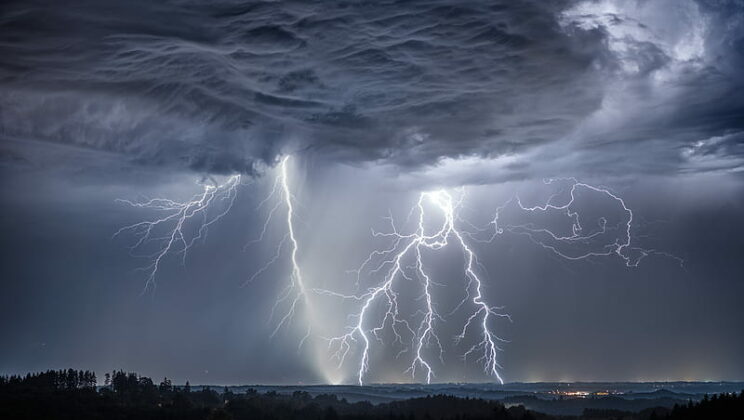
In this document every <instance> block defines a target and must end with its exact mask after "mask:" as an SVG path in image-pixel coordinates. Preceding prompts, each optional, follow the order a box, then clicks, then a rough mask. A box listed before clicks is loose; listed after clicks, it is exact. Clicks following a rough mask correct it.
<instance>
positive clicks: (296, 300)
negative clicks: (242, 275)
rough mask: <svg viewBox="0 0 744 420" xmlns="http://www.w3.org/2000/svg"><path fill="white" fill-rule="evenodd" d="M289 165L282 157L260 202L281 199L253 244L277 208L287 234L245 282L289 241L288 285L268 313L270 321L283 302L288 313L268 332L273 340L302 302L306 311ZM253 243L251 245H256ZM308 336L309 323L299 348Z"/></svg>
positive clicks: (276, 255) (264, 231)
mask: <svg viewBox="0 0 744 420" xmlns="http://www.w3.org/2000/svg"><path fill="white" fill-rule="evenodd" d="M288 166H289V156H285V157H284V158H282V160H281V162H280V164H279V173H278V174H277V176H276V178H275V180H274V186H273V188H272V189H271V192H270V193H269V194H268V195H267V196H266V198H264V199H263V200H262V201H261V203H259V208H260V207H261V206H263V205H264V204H265V203H266V202H268V201H269V200H270V199H271V198H272V197H275V196H277V195H279V196H280V199H279V200H277V202H276V203H275V204H274V207H272V209H271V210H270V211H269V214H268V216H267V218H266V221H265V222H264V225H263V229H262V230H261V234H260V236H259V238H258V239H257V240H256V241H262V240H263V239H264V236H265V234H266V231H267V229H268V226H269V224H270V223H271V221H272V219H273V217H274V215H275V214H276V212H277V211H278V209H279V208H280V207H281V205H282V204H283V205H284V207H285V208H286V224H287V234H286V235H285V236H284V237H283V238H282V240H281V241H279V245H278V246H277V248H276V253H275V254H274V256H273V257H272V258H271V259H270V260H269V261H268V262H267V263H266V264H265V265H264V266H263V267H261V268H260V269H259V270H258V271H256V272H255V273H253V275H252V276H251V277H250V278H249V279H248V281H247V282H246V284H247V283H250V282H252V281H253V280H254V279H256V277H258V276H260V275H261V274H263V273H264V272H265V271H266V270H267V269H268V268H269V267H270V266H271V265H273V264H274V263H275V262H276V261H277V260H278V259H279V256H280V255H281V250H282V247H283V246H284V244H285V243H286V242H287V240H289V244H290V246H291V250H290V263H291V265H292V271H291V272H290V281H289V283H288V284H287V286H286V287H285V288H284V290H283V291H282V292H281V293H280V294H279V298H278V299H277V300H276V302H275V304H274V307H273V308H272V311H271V316H272V318H273V316H274V313H275V312H276V310H277V308H278V307H279V306H280V305H281V304H282V303H284V302H287V301H288V302H289V304H288V305H287V306H288V308H287V311H286V312H285V313H284V315H283V316H282V317H281V319H280V320H279V322H278V323H277V324H276V326H275V328H274V330H273V331H272V333H271V336H272V337H273V336H274V335H276V333H277V332H278V331H279V329H281V327H282V326H284V325H286V324H287V323H288V322H290V320H291V319H292V318H293V317H294V316H295V315H296V311H297V306H298V305H299V304H300V303H301V302H304V304H305V307H306V308H307V295H306V293H305V282H304V279H303V277H302V270H300V265H299V263H298V261H297V254H298V250H299V243H298V242H297V237H296V235H295V221H294V218H295V214H294V213H295V210H294V200H295V197H294V195H293V194H292V191H291V189H290V185H289V174H288ZM256 241H254V242H256ZM309 335H310V324H309V323H308V329H307V332H306V334H305V336H304V337H302V339H301V340H300V344H299V346H300V347H302V344H303V343H304V342H305V340H306V339H307V338H308V336H309Z"/></svg>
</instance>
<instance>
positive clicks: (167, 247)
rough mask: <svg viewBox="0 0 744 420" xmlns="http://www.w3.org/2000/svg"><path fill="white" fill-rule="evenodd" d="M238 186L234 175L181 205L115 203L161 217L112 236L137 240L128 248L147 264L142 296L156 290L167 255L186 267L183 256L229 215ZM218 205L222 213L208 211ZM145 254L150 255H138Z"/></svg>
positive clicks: (158, 200) (207, 186) (157, 201)
mask: <svg viewBox="0 0 744 420" xmlns="http://www.w3.org/2000/svg"><path fill="white" fill-rule="evenodd" d="M240 183H241V176H240V175H233V176H230V177H229V178H228V179H227V180H226V181H225V182H224V183H222V184H216V183H213V184H204V185H203V186H202V192H201V193H199V194H196V195H194V196H193V197H192V198H191V199H190V200H187V201H183V202H180V201H174V200H169V199H165V198H153V199H150V200H146V201H130V200H124V199H117V200H116V201H117V202H120V203H124V204H127V205H129V206H132V207H135V208H140V209H150V210H155V211H157V212H159V213H161V214H164V216H162V217H159V218H156V219H153V220H149V221H144V222H139V223H135V224H133V225H129V226H124V227H122V228H121V229H119V230H118V231H116V233H114V235H113V236H114V237H117V236H119V235H121V234H123V233H131V234H132V235H133V236H134V237H135V238H136V239H137V240H136V241H135V243H134V244H133V245H131V246H130V247H129V248H130V251H131V253H132V254H133V255H135V256H139V257H143V258H147V259H149V260H150V263H149V264H148V265H147V266H145V267H142V268H140V270H142V271H145V272H146V273H147V275H146V282H145V287H144V289H143V291H142V292H143V293H146V292H147V290H149V289H154V288H155V286H156V283H155V278H156V276H157V274H158V270H159V269H160V266H161V264H162V262H163V259H164V258H165V257H166V255H168V254H169V253H172V254H176V255H178V254H181V256H182V263H183V264H185V263H186V254H187V253H188V251H189V249H191V247H192V246H193V245H194V243H196V241H198V240H200V239H204V238H206V236H207V233H208V230H209V227H210V226H211V225H212V224H214V223H216V222H217V221H218V220H220V219H221V218H222V217H224V216H225V215H226V214H227V213H228V212H229V211H230V209H231V208H232V206H233V204H234V203H235V197H236V195H237V189H238V186H239V185H240ZM217 204H222V211H219V212H216V213H215V212H214V211H211V208H213V207H215V205H217ZM153 248H154V251H153V250H152V249H153ZM147 250H149V251H150V252H149V253H146V254H138V252H140V251H141V252H147Z"/></svg>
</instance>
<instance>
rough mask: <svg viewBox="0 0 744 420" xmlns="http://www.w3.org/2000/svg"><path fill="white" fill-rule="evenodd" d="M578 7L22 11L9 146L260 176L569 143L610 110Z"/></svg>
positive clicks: (6, 117)
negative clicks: (574, 15)
mask: <svg viewBox="0 0 744 420" xmlns="http://www.w3.org/2000/svg"><path fill="white" fill-rule="evenodd" d="M563 7H564V2H542V1H541V2H521V3H519V4H517V3H515V2H457V3H452V2H446V1H427V2H410V1H400V2H367V3H361V2H306V3H302V2H252V3H247V4H238V3H234V2H218V3H215V2H206V3H205V2H168V3H167V4H165V5H154V4H152V2H112V1H103V2H101V1H90V2H76V3H75V4H73V5H70V4H62V3H59V2H31V3H29V2H23V3H16V4H8V5H5V6H4V11H3V18H2V32H3V38H4V39H3V42H2V51H1V54H0V56H2V59H0V60H2V62H1V63H2V67H1V69H2V73H1V74H2V87H1V89H2V109H3V111H2V114H1V115H0V118H1V119H0V124H1V126H0V128H1V129H2V133H3V135H4V136H7V137H13V138H21V139H35V140H44V141H50V142H59V143H64V144H71V145H77V146H83V147H89V148H92V149H98V150H105V151H112V152H116V153H121V154H122V155H124V156H128V157H130V158H131V159H133V160H135V161H139V162H142V163H146V164H153V165H177V166H185V167H189V168H193V169H197V170H207V171H214V172H232V171H244V172H251V171H252V170H253V165H254V164H255V162H256V161H271V160H273V159H274V158H275V157H276V156H277V154H278V153H280V151H282V150H283V151H285V152H286V151H296V150H298V149H303V150H304V149H310V150H313V151H317V153H319V154H320V155H322V156H331V157H332V158H334V159H340V160H348V161H369V160H385V161H390V162H394V163H397V164H401V165H418V164H422V163H432V162H434V161H436V160H437V159H438V158H440V157H456V156H461V155H473V154H476V155H483V156H494V155H499V154H503V153H513V152H516V151H519V150H522V149H524V148H526V147H531V146H536V145H539V144H542V143H545V142H548V141H551V140H553V139H555V138H557V137H559V136H561V135H563V134H565V133H567V132H568V130H569V129H570V128H571V127H572V126H574V125H575V124H576V122H577V121H578V120H580V119H581V118H583V117H585V116H586V115H587V114H589V113H590V112H591V111H593V110H594V109H596V107H597V106H598V104H599V101H600V100H601V95H600V90H598V89H597V87H598V86H599V81H598V80H597V73H596V71H594V70H593V66H592V63H593V61H594V56H595V55H597V54H599V52H598V50H599V49H600V48H601V36H600V35H601V34H599V33H597V32H596V31H585V32H582V33H573V34H570V35H569V34H567V33H565V32H564V31H563V30H562V28H561V27H560V26H559V24H558V22H557V20H556V19H557V16H558V13H559V12H560V10H561V9H562V8H563Z"/></svg>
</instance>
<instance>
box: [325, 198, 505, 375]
mask: <svg viewBox="0 0 744 420" xmlns="http://www.w3.org/2000/svg"><path fill="white" fill-rule="evenodd" d="M461 200H462V199H460V200H458V201H457V202H455V200H454V199H453V197H452V195H451V194H450V193H448V192H447V191H444V190H439V191H434V192H424V193H422V194H420V196H419V198H418V201H417V203H416V206H415V207H414V209H412V211H417V212H418V224H417V227H416V230H415V231H414V232H413V233H410V234H404V233H401V232H399V231H398V229H397V228H396V226H395V223H394V221H393V219H392V217H390V218H389V221H390V224H391V227H392V231H391V232H389V233H381V232H373V235H374V236H378V237H390V238H392V239H393V243H392V246H391V247H390V248H388V249H385V250H383V251H375V252H373V253H372V254H370V256H369V257H368V258H367V259H366V260H365V261H364V262H363V263H362V265H361V266H360V268H359V269H358V270H356V272H357V274H358V275H359V274H360V273H362V272H363V271H365V270H367V269H369V272H370V273H372V274H377V273H380V272H383V273H384V274H383V276H382V280H381V281H382V283H381V284H380V285H379V286H376V287H373V288H370V289H369V290H368V291H367V292H366V293H364V294H362V295H343V294H339V293H335V292H331V291H328V290H321V289H316V290H315V291H316V292H317V293H320V294H325V295H331V296H337V297H341V298H344V299H352V300H355V301H359V302H361V309H360V310H359V311H358V312H357V313H356V314H353V315H352V317H351V318H352V319H354V320H355V323H354V324H353V325H351V326H349V328H348V330H347V332H346V333H345V334H343V335H340V336H337V337H331V338H329V339H328V341H329V346H330V347H331V348H335V350H334V351H333V354H332V356H333V357H334V358H337V359H338V362H339V366H340V365H342V364H343V363H344V362H345V359H346V357H347V355H348V353H349V352H350V351H351V349H352V347H353V345H354V343H355V342H357V341H360V342H361V358H360V360H359V365H358V372H357V381H358V383H359V384H360V385H361V384H363V382H364V377H365V374H366V373H367V371H368V370H369V358H370V351H371V344H372V342H371V338H372V336H374V337H375V338H376V339H378V340H379V336H378V334H379V333H380V332H381V330H383V329H385V328H386V327H387V326H389V327H390V330H391V331H392V333H393V334H394V336H395V341H396V342H399V343H401V344H403V342H404V335H405V340H406V343H408V342H410V349H411V350H412V358H411V365H410V367H409V368H408V369H407V371H408V372H410V373H411V375H412V376H413V377H414V378H415V376H416V372H417V370H419V369H420V370H422V371H423V372H424V374H425V378H426V382H427V383H430V382H431V380H432V378H433V377H434V368H433V367H432V362H431V360H430V359H429V358H428V357H427V356H426V355H425V352H426V349H427V348H428V347H434V348H435V349H436V350H438V353H439V359H440V361H442V353H443V349H442V344H441V341H440V339H439V336H438V335H437V332H436V323H437V322H438V321H442V320H443V317H442V316H440V314H439V313H438V312H437V310H436V304H435V298H434V296H433V295H432V290H431V286H432V284H433V281H432V279H431V278H430V276H429V275H428V274H427V272H426V271H425V270H424V263H423V260H422V251H423V250H425V249H428V250H439V249H442V248H444V247H446V246H448V245H449V244H451V243H452V244H454V245H456V246H458V247H460V249H461V250H462V252H463V255H464V260H465V264H464V267H463V270H464V275H465V278H466V279H467V282H468V286H467V288H466V296H465V297H464V298H463V300H462V302H460V304H459V305H458V306H457V308H456V309H455V310H458V309H460V308H461V307H463V306H464V305H465V304H466V303H468V302H470V303H472V305H473V309H472V313H471V314H470V315H469V317H468V318H467V321H466V322H465V324H464V325H463V327H462V331H461V334H460V335H458V336H457V337H456V341H458V342H459V341H460V340H462V339H463V338H465V336H466V335H467V334H468V333H469V332H470V331H471V330H472V331H474V332H475V333H476V334H477V335H478V336H479V337H480V338H479V339H478V340H477V342H476V344H475V345H473V346H472V347H470V348H469V349H468V350H467V351H465V352H464V355H463V356H464V357H467V356H469V355H472V354H475V353H479V354H480V357H479V359H478V360H479V361H481V362H482V363H483V366H484V369H485V371H486V372H487V373H488V374H491V375H493V376H494V377H496V378H497V379H498V380H499V381H500V382H502V383H503V380H502V379H501V376H500V374H499V368H500V366H499V364H498V362H497V352H498V351H499V350H500V348H499V345H498V343H499V342H501V341H503V340H502V339H501V338H499V337H498V336H497V335H496V334H495V333H494V332H493V330H492V328H493V325H492V323H493V321H494V319H495V318H508V315H506V314H502V313H500V312H499V310H500V309H501V308H498V307H494V306H491V305H489V304H488V303H487V302H486V301H485V298H484V296H483V290H482V288H483V283H482V280H481V278H480V276H479V275H478V273H477V269H476V265H477V258H476V255H475V253H474V252H473V250H472V249H471V248H470V247H469V246H468V244H467V243H466V241H465V239H464V236H463V234H462V233H461V232H460V231H459V230H458V228H457V227H456V224H455V222H456V221H457V220H458V217H457V214H456V212H457V210H458V209H459V207H460V205H461ZM427 204H428V205H434V206H435V207H436V208H437V210H438V211H440V212H441V213H442V214H441V215H442V220H443V221H442V224H441V225H438V229H436V230H434V231H431V232H429V231H427V229H426V224H427V220H428V218H427V211H426V208H427ZM406 258H413V259H414V263H413V265H411V266H406V265H405V261H404V260H405V259H406ZM372 264H376V266H374V267H370V266H371V265H372ZM412 276H415V277H416V278H417V279H418V280H419V282H420V283H421V289H422V300H423V301H424V305H423V309H422V310H421V311H420V313H421V314H422V317H421V321H420V322H418V325H415V326H413V327H412V326H411V322H409V321H408V320H406V319H403V318H402V317H401V315H400V312H399V301H398V299H399V295H398V291H397V286H398V283H399V282H400V280H402V279H405V280H412V279H413V277H412ZM377 301H380V302H382V303H383V307H384V308H385V312H384V315H383V316H382V320H381V321H380V322H379V323H378V324H374V325H370V323H371V321H370V320H369V318H371V317H372V316H374V314H373V313H372V312H373V310H374V308H373V305H374V304H375V303H376V302H377ZM453 312H454V311H453ZM405 352H406V350H404V351H402V352H401V353H400V354H402V353H405ZM400 354H399V355H400Z"/></svg>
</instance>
